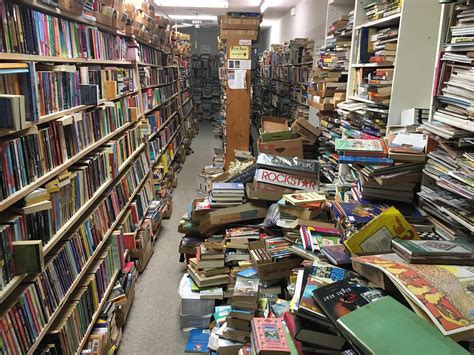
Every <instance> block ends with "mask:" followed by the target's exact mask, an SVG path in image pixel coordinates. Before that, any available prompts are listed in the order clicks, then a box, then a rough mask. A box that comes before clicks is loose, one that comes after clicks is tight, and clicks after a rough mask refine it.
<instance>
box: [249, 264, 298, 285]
mask: <svg viewBox="0 0 474 355" xmlns="http://www.w3.org/2000/svg"><path fill="white" fill-rule="evenodd" d="M301 262H302V259H301V258H294V259H287V260H283V261H279V262H272V263H266V264H257V263H255V262H254V263H253V264H254V266H255V269H256V270H257V274H258V278H259V279H260V280H263V281H270V280H276V279H282V278H285V277H288V276H290V275H291V274H292V273H293V271H292V270H293V269H294V268H295V267H298V266H300V264H301Z"/></svg>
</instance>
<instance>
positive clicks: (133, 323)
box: [119, 124, 219, 355]
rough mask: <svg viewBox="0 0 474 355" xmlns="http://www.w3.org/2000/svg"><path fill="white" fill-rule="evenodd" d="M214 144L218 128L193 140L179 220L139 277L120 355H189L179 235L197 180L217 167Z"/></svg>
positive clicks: (182, 178) (177, 204)
mask: <svg viewBox="0 0 474 355" xmlns="http://www.w3.org/2000/svg"><path fill="white" fill-rule="evenodd" d="M214 146H216V147H217V146H219V141H218V140H217V139H215V138H214V135H213V133H212V126H211V125H210V124H202V125H201V127H200V129H199V134H198V135H197V136H196V137H195V138H194V139H193V142H192V145H191V147H192V149H193V150H194V153H193V154H191V155H188V156H187V158H186V161H185V163H184V166H183V169H182V170H181V172H180V173H179V175H178V187H177V189H175V191H174V192H173V214H172V215H171V219H169V220H167V221H165V222H164V223H163V226H162V229H161V233H160V236H159V237H158V240H157V241H156V244H155V253H154V255H153V256H152V258H151V260H150V262H149V263H148V266H147V268H146V270H145V271H144V272H143V273H142V274H141V275H140V276H139V278H138V283H137V288H136V293H135V301H134V303H133V306H132V309H131V310H130V314H129V317H128V320H127V324H126V325H125V330H124V334H123V338H122V342H121V345H120V349H119V351H120V354H121V355H125V354H140V355H145V354H158V355H171V354H184V347H185V345H186V341H187V335H188V334H187V333H185V332H183V331H181V330H180V328H179V312H180V308H181V305H180V299H179V296H178V285H179V281H180V279H181V277H182V275H183V272H184V269H185V267H184V264H182V263H180V262H179V261H178V260H179V254H178V245H179V241H180V238H181V234H179V233H178V232H177V230H178V224H179V221H180V219H181V216H182V215H183V214H184V213H185V212H186V210H187V206H188V204H189V203H190V202H191V200H192V199H193V198H194V197H195V196H199V193H198V192H197V191H196V175H197V174H198V173H199V172H200V171H201V170H202V168H203V167H204V165H207V164H210V163H211V162H212V157H213V155H214Z"/></svg>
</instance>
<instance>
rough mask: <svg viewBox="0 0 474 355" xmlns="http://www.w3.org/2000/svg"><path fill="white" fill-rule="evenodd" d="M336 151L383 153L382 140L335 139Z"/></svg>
mask: <svg viewBox="0 0 474 355" xmlns="http://www.w3.org/2000/svg"><path fill="white" fill-rule="evenodd" d="M336 150H337V151H341V152H351V151H355V152H384V151H385V147H384V143H383V141H382V140H377V139H336Z"/></svg>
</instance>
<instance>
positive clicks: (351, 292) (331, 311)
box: [313, 280, 383, 326]
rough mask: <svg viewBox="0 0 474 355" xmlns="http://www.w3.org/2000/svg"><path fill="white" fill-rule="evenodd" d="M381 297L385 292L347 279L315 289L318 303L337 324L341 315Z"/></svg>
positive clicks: (314, 293) (315, 298)
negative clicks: (352, 282)
mask: <svg viewBox="0 0 474 355" xmlns="http://www.w3.org/2000/svg"><path fill="white" fill-rule="evenodd" d="M381 297H383V294H382V293H381V292H380V291H378V290H376V289H369V288H367V287H365V286H360V285H354V284H349V282H348V281H347V280H341V281H337V282H334V283H332V284H329V285H326V286H322V287H318V288H316V289H315V290H313V298H314V300H315V301H316V304H317V305H318V306H319V307H320V308H321V310H322V311H323V312H324V313H325V314H326V316H327V317H328V318H329V319H330V320H331V321H332V322H333V323H334V324H335V325H336V326H337V321H338V319H340V318H341V317H343V316H345V315H347V314H349V313H351V312H354V311H355V310H357V309H359V308H361V307H362V306H365V305H367V304H369V303H370V302H376V301H377V300H378V299H379V298H381Z"/></svg>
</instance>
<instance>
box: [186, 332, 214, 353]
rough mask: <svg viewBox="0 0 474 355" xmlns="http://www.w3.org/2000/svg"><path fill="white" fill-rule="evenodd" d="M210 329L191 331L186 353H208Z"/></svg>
mask: <svg viewBox="0 0 474 355" xmlns="http://www.w3.org/2000/svg"><path fill="white" fill-rule="evenodd" d="M209 336H210V331H209V329H191V331H190V332H189V336H188V341H187V343H186V347H185V348H184V352H185V353H206V354H207V353H208V352H209V350H208V348H207V344H208V342H209Z"/></svg>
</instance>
